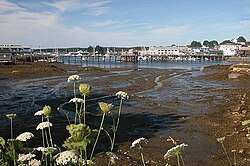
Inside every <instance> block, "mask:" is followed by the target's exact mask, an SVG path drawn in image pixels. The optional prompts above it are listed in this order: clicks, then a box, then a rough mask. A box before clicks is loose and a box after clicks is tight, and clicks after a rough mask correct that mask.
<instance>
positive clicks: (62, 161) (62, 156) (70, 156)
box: [56, 151, 82, 165]
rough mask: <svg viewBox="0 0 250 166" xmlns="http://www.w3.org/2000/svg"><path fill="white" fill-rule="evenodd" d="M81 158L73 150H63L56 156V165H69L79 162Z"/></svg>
mask: <svg viewBox="0 0 250 166" xmlns="http://www.w3.org/2000/svg"><path fill="white" fill-rule="evenodd" d="M81 160H82V159H81V158H80V157H79V155H78V154H76V153H75V152H74V151H64V152H61V153H59V156H58V157H57V158H56V164H57V165H69V164H77V163H81Z"/></svg>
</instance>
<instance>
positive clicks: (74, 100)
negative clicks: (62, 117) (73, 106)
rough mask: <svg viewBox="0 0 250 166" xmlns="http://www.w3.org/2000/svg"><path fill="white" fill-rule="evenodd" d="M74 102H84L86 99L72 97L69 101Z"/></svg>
mask: <svg viewBox="0 0 250 166" xmlns="http://www.w3.org/2000/svg"><path fill="white" fill-rule="evenodd" d="M71 102H74V103H84V100H83V99H81V98H73V99H70V101H69V103H71Z"/></svg>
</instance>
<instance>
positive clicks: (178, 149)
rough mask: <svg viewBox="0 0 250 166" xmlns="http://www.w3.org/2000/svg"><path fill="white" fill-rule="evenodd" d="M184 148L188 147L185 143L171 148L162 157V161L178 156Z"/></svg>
mask: <svg viewBox="0 0 250 166" xmlns="http://www.w3.org/2000/svg"><path fill="white" fill-rule="evenodd" d="M186 146H188V145H187V144H185V143H182V144H180V145H176V146H175V147H172V148H171V149H169V150H168V151H167V153H166V154H165V155H164V159H168V158H170V157H174V156H178V155H180V154H181V153H182V151H183V150H184V148H185V147H186Z"/></svg>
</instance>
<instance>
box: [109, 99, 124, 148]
mask: <svg viewBox="0 0 250 166" xmlns="http://www.w3.org/2000/svg"><path fill="white" fill-rule="evenodd" d="M121 110H122V98H121V100H120V106H119V111H118V118H117V122H116V125H115V128H114V135H113V139H112V143H111V149H110V151H111V152H112V151H113V149H114V146H115V138H116V132H117V130H118V126H119V123H120V117H121Z"/></svg>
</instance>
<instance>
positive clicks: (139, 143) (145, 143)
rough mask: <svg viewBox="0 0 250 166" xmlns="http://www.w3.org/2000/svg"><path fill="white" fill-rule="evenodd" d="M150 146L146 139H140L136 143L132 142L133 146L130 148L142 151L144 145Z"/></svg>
mask: <svg viewBox="0 0 250 166" xmlns="http://www.w3.org/2000/svg"><path fill="white" fill-rule="evenodd" d="M147 144H148V140H147V139H146V138H143V137H142V138H138V139H136V140H135V141H134V142H132V145H131V146H130V148H135V147H137V148H138V149H142V147H143V146H144V145H147Z"/></svg>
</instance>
